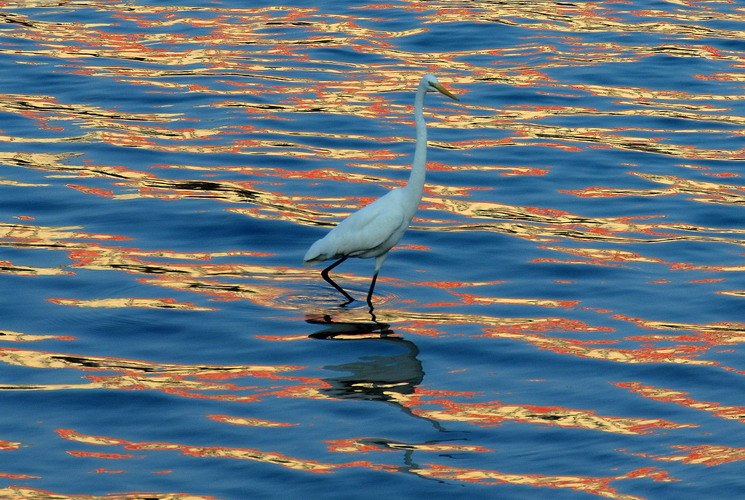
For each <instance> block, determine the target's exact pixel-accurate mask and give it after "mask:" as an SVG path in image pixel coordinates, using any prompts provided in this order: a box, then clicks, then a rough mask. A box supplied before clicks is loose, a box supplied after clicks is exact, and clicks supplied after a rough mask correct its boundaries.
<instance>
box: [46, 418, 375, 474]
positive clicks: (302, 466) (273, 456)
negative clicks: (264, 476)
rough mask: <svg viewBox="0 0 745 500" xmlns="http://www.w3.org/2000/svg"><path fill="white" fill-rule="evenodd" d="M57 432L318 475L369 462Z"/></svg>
mask: <svg viewBox="0 0 745 500" xmlns="http://www.w3.org/2000/svg"><path fill="white" fill-rule="evenodd" d="M57 434H59V436H60V437H62V438H63V439H66V440H69V441H74V442H82V443H87V444H95V445H100V446H122V447H123V448H124V449H125V450H138V451H144V452H149V451H179V452H180V453H181V454H182V455H189V456H193V457H200V458H231V459H236V460H250V461H256V462H265V463H271V464H275V465H280V466H282V467H286V468H289V469H296V470H303V471H307V472H314V473H318V474H327V473H332V472H334V470H335V469H339V468H343V467H369V466H371V465H372V464H371V463H370V462H363V461H357V462H348V463H344V464H328V463H322V462H318V461H315V460H303V459H299V458H293V457H289V456H286V455H283V454H280V453H276V452H267V451H262V450H257V449H252V448H234V447H227V446H190V445H185V444H178V443H167V442H134V441H128V440H124V439H115V438H109V437H102V436H90V435H86V434H82V433H79V432H76V431H74V430H72V429H58V430H57Z"/></svg>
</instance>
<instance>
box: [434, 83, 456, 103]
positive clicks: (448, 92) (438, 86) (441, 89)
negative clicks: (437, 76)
mask: <svg viewBox="0 0 745 500" xmlns="http://www.w3.org/2000/svg"><path fill="white" fill-rule="evenodd" d="M431 85H432V86H433V87H434V88H436V89H437V90H438V91H440V93H442V94H445V95H446V96H448V97H449V98H451V99H455V100H456V101H460V99H458V98H457V97H455V96H454V95H453V94H452V93H451V92H450V91H449V90H448V89H446V88H445V87H443V86H442V85H440V84H439V83H433V84H431Z"/></svg>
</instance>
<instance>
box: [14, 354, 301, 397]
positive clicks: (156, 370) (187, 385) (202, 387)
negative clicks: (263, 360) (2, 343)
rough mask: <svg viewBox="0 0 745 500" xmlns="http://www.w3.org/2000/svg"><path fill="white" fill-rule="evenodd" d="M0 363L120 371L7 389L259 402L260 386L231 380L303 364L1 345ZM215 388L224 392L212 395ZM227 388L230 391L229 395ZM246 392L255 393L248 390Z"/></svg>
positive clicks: (273, 376)
mask: <svg viewBox="0 0 745 500" xmlns="http://www.w3.org/2000/svg"><path fill="white" fill-rule="evenodd" d="M0 362H3V363H7V364H9V365H15V366H24V367H29V368H47V369H49V368H51V369H59V368H66V369H77V370H81V371H99V372H100V371H116V372H120V373H119V374H116V375H86V376H84V377H83V378H85V379H86V380H87V382H86V383H81V384H33V385H18V384H4V385H3V386H2V389H3V390H37V391H48V390H68V389H114V390H156V391H162V392H165V393H168V394H172V395H177V396H182V397H190V398H200V399H216V400H223V401H239V402H248V401H256V400H257V399H258V397H259V396H258V391H259V389H260V388H259V387H257V386H239V385H236V384H234V383H230V382H226V380H230V379H242V378H246V377H250V378H255V379H268V380H285V379H288V377H287V376H286V375H283V374H284V373H286V372H290V371H295V370H299V369H301V368H302V367H298V366H283V365H237V366H223V365H179V364H169V363H154V362H148V361H139V360H131V359H121V358H113V357H101V356H82V355H74V354H62V353H50V352H43V351H31V350H22V349H12V348H1V349H0ZM289 379H290V380H294V379H295V378H294V377H289ZM215 392H218V393H220V394H210V393H215ZM225 392H228V393H227V394H223V393H225ZM233 392H234V393H237V394H233ZM246 392H249V394H247V395H246V394H245V393H246Z"/></svg>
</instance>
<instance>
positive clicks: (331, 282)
mask: <svg viewBox="0 0 745 500" xmlns="http://www.w3.org/2000/svg"><path fill="white" fill-rule="evenodd" d="M345 260H347V257H342V258H341V259H339V260H337V261H336V262H334V263H333V264H331V265H330V266H329V267H327V268H326V269H324V270H323V271H321V276H322V277H323V279H324V280H326V283H328V284H329V285H331V286H333V287H334V288H336V289H337V290H338V291H339V293H341V294H342V295H344V297H346V298H347V301H346V302H344V303H343V304H342V307H344V306H346V305H347V304H349V303H351V302H354V297H352V296H351V295H349V294H348V293H347V292H346V291H344V289H343V288H342V287H340V286H339V285H337V284H336V282H335V281H334V280H332V279H331V277H330V276H329V271H331V270H332V269H333V268H335V267H336V266H338V265H339V264H341V263H342V262H344V261H345Z"/></svg>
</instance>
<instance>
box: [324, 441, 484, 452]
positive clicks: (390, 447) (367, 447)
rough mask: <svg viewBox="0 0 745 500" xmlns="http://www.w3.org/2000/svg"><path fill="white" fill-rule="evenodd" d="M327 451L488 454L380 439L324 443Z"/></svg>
mask: <svg viewBox="0 0 745 500" xmlns="http://www.w3.org/2000/svg"><path fill="white" fill-rule="evenodd" d="M326 443H328V445H329V451H333V452H336V453H365V452H368V451H389V452H395V451H429V452H437V453H451V452H452V453H455V452H478V453H484V452H490V451H494V450H490V449H488V448H483V447H481V446H474V445H467V444H441V443H403V442H399V441H391V440H389V439H380V438H352V439H338V440H332V441H326Z"/></svg>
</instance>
